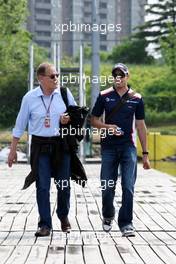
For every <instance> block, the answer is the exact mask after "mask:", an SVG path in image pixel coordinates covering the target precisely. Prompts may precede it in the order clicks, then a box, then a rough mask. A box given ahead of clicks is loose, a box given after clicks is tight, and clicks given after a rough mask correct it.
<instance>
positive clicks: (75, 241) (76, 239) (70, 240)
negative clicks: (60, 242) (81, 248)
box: [67, 231, 83, 245]
mask: <svg viewBox="0 0 176 264" xmlns="http://www.w3.org/2000/svg"><path fill="white" fill-rule="evenodd" d="M82 244H83V240H82V235H81V232H78V231H74V232H70V233H68V234H67V245H82Z"/></svg>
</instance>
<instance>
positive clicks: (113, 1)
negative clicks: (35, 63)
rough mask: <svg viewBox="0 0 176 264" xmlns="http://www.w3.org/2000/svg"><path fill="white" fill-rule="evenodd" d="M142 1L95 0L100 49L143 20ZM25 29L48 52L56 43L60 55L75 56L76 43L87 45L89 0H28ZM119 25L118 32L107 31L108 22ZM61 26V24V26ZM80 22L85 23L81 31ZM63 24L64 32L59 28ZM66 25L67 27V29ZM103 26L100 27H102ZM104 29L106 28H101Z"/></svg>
mask: <svg viewBox="0 0 176 264" xmlns="http://www.w3.org/2000/svg"><path fill="white" fill-rule="evenodd" d="M145 2H146V0H109V1H107V0H96V3H97V6H98V8H97V10H98V19H99V25H101V31H100V50H102V51H110V50H112V48H113V46H114V45H117V44H118V43H120V41H122V40H123V38H124V37H127V36H129V35H130V34H131V33H132V32H133V30H134V28H135V27H136V26H138V25H141V24H142V23H143V22H144V16H145V11H144V4H145ZM28 7H29V17H28V22H27V29H28V30H29V31H30V32H31V33H32V34H33V40H34V41H35V42H36V43H37V44H38V45H40V46H42V47H46V48H48V49H49V50H50V53H51V54H52V52H51V51H52V46H53V43H54V42H59V43H60V46H61V54H62V55H67V56H75V55H77V54H78V52H79V46H80V43H81V42H83V43H84V44H87V45H91V32H92V31H91V30H85V28H86V29H88V26H86V25H92V17H91V15H92V0H28ZM119 24H120V25H121V31H119V30H112V26H111V30H108V29H107V28H108V25H115V26H117V25H119ZM63 25H64V26H63ZM81 25H85V27H84V28H82V30H81V28H80V27H81ZM62 26H63V28H64V32H62V30H61V27H62ZM67 26H68V30H67ZM103 27H104V30H103ZM105 29H106V30H105Z"/></svg>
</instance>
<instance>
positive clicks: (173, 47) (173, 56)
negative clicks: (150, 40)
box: [160, 23, 176, 73]
mask: <svg viewBox="0 0 176 264" xmlns="http://www.w3.org/2000/svg"><path fill="white" fill-rule="evenodd" d="M168 28H169V34H168V36H167V38H165V39H161V41H160V45H161V53H162V55H163V58H164V60H165V62H166V64H167V65H168V66H169V67H170V68H171V71H172V72H173V73H174V72H175V71H176V29H175V27H173V26H172V24H170V23H168Z"/></svg>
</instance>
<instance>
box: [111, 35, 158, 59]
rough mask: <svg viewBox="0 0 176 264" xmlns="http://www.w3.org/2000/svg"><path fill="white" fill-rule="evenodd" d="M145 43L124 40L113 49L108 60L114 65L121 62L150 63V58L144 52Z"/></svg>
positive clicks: (135, 40)
mask: <svg viewBox="0 0 176 264" xmlns="http://www.w3.org/2000/svg"><path fill="white" fill-rule="evenodd" d="M146 46H147V42H146V41H145V39H142V40H139V39H132V38H131V39H130V38H129V39H125V40H124V41H123V42H122V43H121V44H120V45H117V46H115V47H114V48H113V50H112V53H111V55H110V57H109V58H110V59H111V60H112V61H113V62H114V63H116V62H117V61H122V62H124V63H136V64H138V63H139V64H142V63H151V62H152V61H153V57H152V56H148V54H147V52H146V50H145V49H146Z"/></svg>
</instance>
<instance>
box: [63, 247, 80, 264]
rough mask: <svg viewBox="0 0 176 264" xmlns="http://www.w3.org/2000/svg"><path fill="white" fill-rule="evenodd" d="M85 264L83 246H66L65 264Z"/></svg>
mask: <svg viewBox="0 0 176 264" xmlns="http://www.w3.org/2000/svg"><path fill="white" fill-rule="evenodd" d="M78 263H79V264H84V260H83V255H82V247H81V246H70V245H68V246H66V256H65V264H78Z"/></svg>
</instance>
